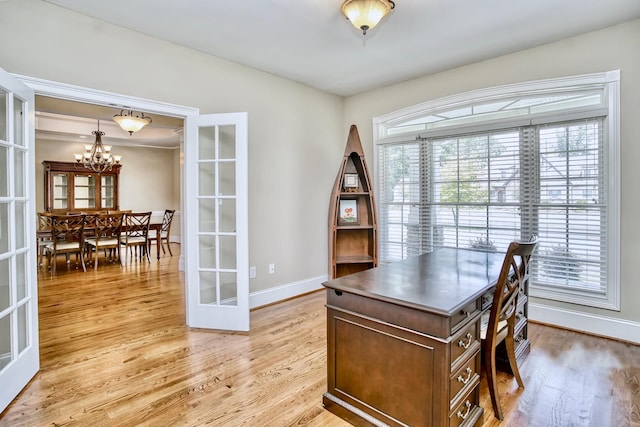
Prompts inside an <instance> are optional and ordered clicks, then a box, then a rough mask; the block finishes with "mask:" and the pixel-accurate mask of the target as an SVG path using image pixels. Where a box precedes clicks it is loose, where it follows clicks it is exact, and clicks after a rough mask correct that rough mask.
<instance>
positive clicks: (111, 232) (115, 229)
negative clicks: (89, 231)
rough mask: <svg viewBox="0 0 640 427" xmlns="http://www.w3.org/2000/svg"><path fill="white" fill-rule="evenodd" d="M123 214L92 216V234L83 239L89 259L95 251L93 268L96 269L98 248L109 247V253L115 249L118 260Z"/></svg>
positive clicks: (104, 248) (105, 248)
mask: <svg viewBox="0 0 640 427" xmlns="http://www.w3.org/2000/svg"><path fill="white" fill-rule="evenodd" d="M122 218H123V214H97V215H95V216H93V223H92V224H91V227H92V228H93V236H92V237H88V238H86V239H85V240H84V244H85V247H86V248H87V252H88V256H89V260H91V256H92V253H93V252H94V251H95V253H96V259H95V261H94V266H93V269H94V270H97V269H98V258H99V255H98V254H99V253H100V250H105V256H106V250H107V249H109V251H110V253H111V252H112V251H113V250H115V253H116V256H115V259H116V260H118V262H119V261H120V234H121V231H122Z"/></svg>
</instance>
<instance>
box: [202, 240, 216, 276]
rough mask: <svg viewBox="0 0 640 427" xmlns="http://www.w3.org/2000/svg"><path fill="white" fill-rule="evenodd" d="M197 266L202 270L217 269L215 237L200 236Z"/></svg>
mask: <svg viewBox="0 0 640 427" xmlns="http://www.w3.org/2000/svg"><path fill="white" fill-rule="evenodd" d="M198 242H199V245H198V253H199V257H200V262H199V266H200V268H203V269H213V268H217V266H218V265H217V263H216V236H200V237H199V239H198Z"/></svg>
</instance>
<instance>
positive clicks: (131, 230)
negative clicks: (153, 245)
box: [120, 212, 151, 262]
mask: <svg viewBox="0 0 640 427" xmlns="http://www.w3.org/2000/svg"><path fill="white" fill-rule="evenodd" d="M150 222H151V212H131V213H126V214H124V222H123V226H122V228H123V230H122V233H121V235H120V244H121V245H123V246H124V250H125V251H126V250H127V249H129V253H132V249H133V248H135V250H136V252H135V253H136V255H137V254H138V248H140V255H139V256H140V259H142V256H143V255H147V261H149V262H151V258H149V224H150Z"/></svg>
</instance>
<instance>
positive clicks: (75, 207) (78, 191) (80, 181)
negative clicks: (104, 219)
mask: <svg viewBox="0 0 640 427" xmlns="http://www.w3.org/2000/svg"><path fill="white" fill-rule="evenodd" d="M42 165H43V167H44V192H45V197H44V209H45V211H47V212H60V213H62V212H80V211H100V210H107V209H108V210H119V209H120V201H119V199H118V178H119V176H120V168H121V167H122V166H121V165H114V166H113V167H112V168H111V170H107V171H105V172H102V173H97V172H94V171H92V170H91V169H87V168H85V167H84V166H82V165H79V164H76V163H73V162H53V161H49V160H45V161H43V162H42Z"/></svg>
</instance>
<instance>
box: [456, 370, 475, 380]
mask: <svg viewBox="0 0 640 427" xmlns="http://www.w3.org/2000/svg"><path fill="white" fill-rule="evenodd" d="M465 372H466V373H467V378H462V375H458V382H459V383H462V384H466V383H468V382H469V380H470V379H471V372H472V371H471V368H467V369H466V370H465Z"/></svg>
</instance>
